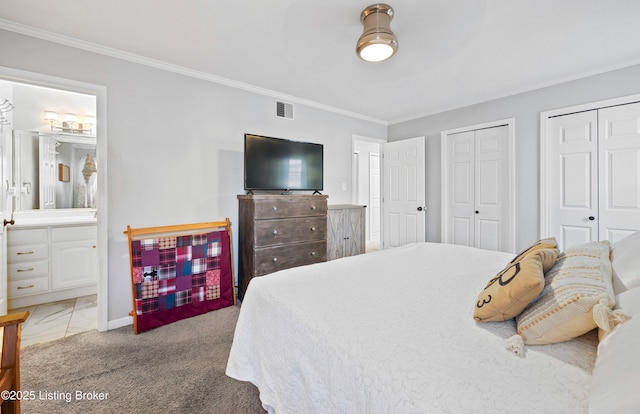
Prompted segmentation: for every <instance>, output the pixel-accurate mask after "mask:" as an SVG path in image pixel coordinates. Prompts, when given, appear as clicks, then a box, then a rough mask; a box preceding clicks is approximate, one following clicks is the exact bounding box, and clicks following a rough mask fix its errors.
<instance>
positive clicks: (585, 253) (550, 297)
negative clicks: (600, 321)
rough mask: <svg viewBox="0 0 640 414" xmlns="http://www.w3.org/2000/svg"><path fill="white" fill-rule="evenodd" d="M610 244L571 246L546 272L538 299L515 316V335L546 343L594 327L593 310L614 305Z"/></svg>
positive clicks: (531, 342) (532, 342)
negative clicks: (597, 305) (595, 307)
mask: <svg viewBox="0 0 640 414" xmlns="http://www.w3.org/2000/svg"><path fill="white" fill-rule="evenodd" d="M609 254H610V244H609V242H608V241H606V240H605V241H600V242H591V243H586V244H582V245H579V246H575V247H571V248H569V249H567V250H566V251H565V252H564V253H562V254H561V255H560V257H558V260H557V261H556V263H555V264H554V265H553V267H552V268H551V269H550V270H549V272H547V274H546V275H545V287H544V289H543V291H542V293H541V294H540V296H539V298H538V299H537V300H536V301H534V302H532V303H531V304H530V305H529V306H528V307H527V308H526V309H525V310H524V311H522V313H521V314H520V315H518V317H517V318H516V325H517V331H518V335H520V336H522V338H523V340H524V343H526V344H549V343H555V342H562V341H567V340H570V339H573V338H575V337H578V336H580V335H582V334H585V333H587V332H589V331H590V330H592V329H594V328H595V327H596V324H595V322H594V319H593V315H592V310H593V307H594V305H596V304H597V303H599V302H600V300H601V299H605V300H604V301H603V303H605V304H607V305H608V306H609V308H613V306H614V305H615V297H614V294H613V287H612V276H611V274H612V272H611V260H610V259H609Z"/></svg>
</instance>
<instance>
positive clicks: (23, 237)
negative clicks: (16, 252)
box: [7, 229, 47, 244]
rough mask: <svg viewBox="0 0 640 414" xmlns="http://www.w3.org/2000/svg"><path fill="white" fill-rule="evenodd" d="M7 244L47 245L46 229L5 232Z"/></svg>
mask: <svg viewBox="0 0 640 414" xmlns="http://www.w3.org/2000/svg"><path fill="white" fill-rule="evenodd" d="M7 242H8V243H9V244H21V243H47V229H20V230H9V231H7Z"/></svg>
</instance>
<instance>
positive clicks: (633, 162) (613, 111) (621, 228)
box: [598, 103, 640, 243]
mask: <svg viewBox="0 0 640 414" xmlns="http://www.w3.org/2000/svg"><path fill="white" fill-rule="evenodd" d="M598 116H599V118H598V131H599V133H598V137H599V151H598V157H599V160H600V167H599V182H600V202H599V211H598V224H599V225H598V227H599V228H598V232H599V238H600V240H603V239H607V240H610V241H611V242H612V243H615V242H616V241H618V240H620V239H622V238H624V237H626V236H628V235H629V234H631V233H632V232H633V231H636V230H640V103H635V104H629V105H622V106H615V107H611V108H603V109H600V110H598Z"/></svg>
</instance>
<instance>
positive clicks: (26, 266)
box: [7, 260, 49, 280]
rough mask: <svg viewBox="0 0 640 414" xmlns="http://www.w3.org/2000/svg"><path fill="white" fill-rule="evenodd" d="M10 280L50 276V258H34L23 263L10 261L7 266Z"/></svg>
mask: <svg viewBox="0 0 640 414" xmlns="http://www.w3.org/2000/svg"><path fill="white" fill-rule="evenodd" d="M7 270H8V273H9V280H17V279H25V278H29V277H33V276H48V275H49V261H48V260H32V261H29V262H22V263H9V265H8V266H7Z"/></svg>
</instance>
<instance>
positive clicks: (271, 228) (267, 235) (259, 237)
mask: <svg viewBox="0 0 640 414" xmlns="http://www.w3.org/2000/svg"><path fill="white" fill-rule="evenodd" d="M254 231H255V243H256V247H263V246H274V245H279V244H287V243H297V242H306V241H316V240H324V239H326V237H327V220H326V218H325V217H301V218H289V219H278V220H257V221H256V222H255V230H254Z"/></svg>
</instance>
